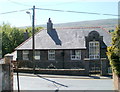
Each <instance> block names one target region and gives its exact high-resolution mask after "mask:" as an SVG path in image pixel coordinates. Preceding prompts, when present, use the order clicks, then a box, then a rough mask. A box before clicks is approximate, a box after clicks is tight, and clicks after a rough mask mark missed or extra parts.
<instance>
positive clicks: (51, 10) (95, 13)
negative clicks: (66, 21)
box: [0, 8, 120, 16]
mask: <svg viewBox="0 0 120 92" xmlns="http://www.w3.org/2000/svg"><path fill="white" fill-rule="evenodd" d="M35 9H38V10H47V11H57V12H70V13H84V14H94V15H107V16H120V15H115V14H101V13H92V12H80V11H69V10H56V9H45V8H35ZM27 10H32V8H30V9H24V10H16V11H10V12H4V13H0V15H2V14H8V13H15V12H22V11H27Z"/></svg>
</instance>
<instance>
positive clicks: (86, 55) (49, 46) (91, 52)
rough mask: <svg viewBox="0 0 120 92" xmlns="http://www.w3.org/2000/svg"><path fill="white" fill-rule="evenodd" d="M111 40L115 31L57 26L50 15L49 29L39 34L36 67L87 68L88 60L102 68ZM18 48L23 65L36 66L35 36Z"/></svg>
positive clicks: (36, 41)
mask: <svg viewBox="0 0 120 92" xmlns="http://www.w3.org/2000/svg"><path fill="white" fill-rule="evenodd" d="M110 43H111V34H110V33H109V32H108V31H107V30H105V29H104V28H102V27H75V28H73V27H72V28H56V29H54V28H53V23H52V21H51V19H50V18H49V20H48V22H47V30H45V29H44V30H42V31H40V32H38V33H36V34H35V53H34V54H35V56H34V59H35V66H36V67H37V68H43V69H48V68H55V69H84V68H85V67H86V66H85V65H86V61H89V62H93V61H95V62H97V63H94V64H89V65H90V66H96V67H99V68H100V67H101V65H100V64H101V60H104V61H106V62H107V63H108V59H107V56H106V48H107V46H110V45H111V44H110ZM16 50H17V60H19V62H23V63H21V64H20V67H33V62H32V60H33V52H32V37H31V38H29V39H27V40H26V41H25V42H23V43H22V44H21V45H19V46H18V47H17V48H16ZM99 65H100V66H99ZM91 69H92V67H91Z"/></svg>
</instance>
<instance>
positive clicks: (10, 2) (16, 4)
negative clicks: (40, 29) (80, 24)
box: [0, 0, 118, 27]
mask: <svg viewBox="0 0 120 92" xmlns="http://www.w3.org/2000/svg"><path fill="white" fill-rule="evenodd" d="M33 5H35V7H36V8H42V9H54V10H63V11H77V12H83V13H72V12H58V11H50V10H41V9H35V25H42V24H46V23H47V21H48V18H51V20H52V22H53V24H58V23H67V22H77V21H86V20H98V19H110V18H118V16H113V15H118V0H44V1H43V0H0V25H1V24H2V23H3V22H4V23H9V24H10V25H11V26H14V27H23V26H31V25H32V17H31V16H32V10H31V8H32V7H33ZM20 10H23V11H20ZM12 11H15V12H12ZM27 11H29V12H30V14H27V13H26V12H27ZM10 12H12V13H10ZM84 12H89V13H98V14H86V13H84ZM103 14H112V15H103Z"/></svg>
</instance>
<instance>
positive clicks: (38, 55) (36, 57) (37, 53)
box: [35, 51, 40, 60]
mask: <svg viewBox="0 0 120 92" xmlns="http://www.w3.org/2000/svg"><path fill="white" fill-rule="evenodd" d="M35 60H40V51H35Z"/></svg>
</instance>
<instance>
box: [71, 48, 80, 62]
mask: <svg viewBox="0 0 120 92" xmlns="http://www.w3.org/2000/svg"><path fill="white" fill-rule="evenodd" d="M73 51H74V53H73ZM71 60H81V50H71Z"/></svg>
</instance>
